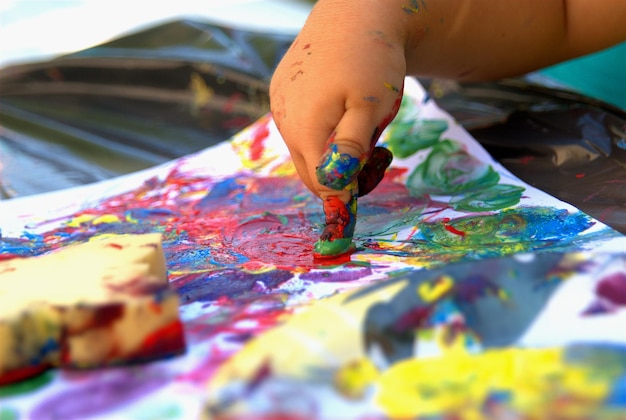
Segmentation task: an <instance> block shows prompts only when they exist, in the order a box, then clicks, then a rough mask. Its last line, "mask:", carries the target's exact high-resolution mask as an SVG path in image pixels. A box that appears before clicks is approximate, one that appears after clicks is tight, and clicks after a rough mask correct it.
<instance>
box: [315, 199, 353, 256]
mask: <svg viewBox="0 0 626 420" xmlns="http://www.w3.org/2000/svg"><path fill="white" fill-rule="evenodd" d="M356 207H357V203H356V197H354V196H353V197H352V199H351V200H350V202H348V204H345V203H344V202H343V201H341V200H340V199H339V198H338V197H328V198H327V199H326V200H324V215H325V216H326V222H325V226H324V231H323V232H322V235H321V236H320V239H319V240H318V241H317V242H316V243H315V246H314V247H313V255H314V256H315V257H316V258H324V257H335V256H339V255H342V254H345V253H347V252H351V251H352V250H354V245H353V244H352V236H353V235H354V227H355V225H356Z"/></svg>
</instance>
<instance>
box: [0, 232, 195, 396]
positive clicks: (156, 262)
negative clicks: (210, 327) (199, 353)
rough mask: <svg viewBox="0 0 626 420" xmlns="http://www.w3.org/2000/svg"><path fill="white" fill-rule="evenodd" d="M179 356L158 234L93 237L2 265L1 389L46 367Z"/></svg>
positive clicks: (180, 341) (173, 298)
mask: <svg viewBox="0 0 626 420" xmlns="http://www.w3.org/2000/svg"><path fill="white" fill-rule="evenodd" d="M184 350H185V340H184V331H183V327H182V323H181V322H180V320H179V316H178V295H177V294H176V292H175V291H174V290H172V289H170V287H169V285H168V281H167V271H166V266H165V256H164V253H163V247H162V245H161V236H160V235H159V234H143V235H113V236H110V235H108V236H102V237H100V238H98V237H96V238H93V239H92V240H90V241H89V242H86V243H83V244H79V245H71V246H68V247H65V248H62V249H60V250H58V251H55V252H52V253H49V254H45V255H41V256H37V257H31V258H14V259H10V260H6V261H0V385H3V384H7V383H11V382H16V381H19V380H22V379H25V378H28V377H30V376H33V375H35V374H38V373H39V372H41V371H42V370H45V369H47V368H49V367H64V368H96V367H103V366H110V365H119V364H127V363H135V362H141V361H146V360H153V359H157V358H162V357H167V356H171V355H175V354H179V353H182V352H184Z"/></svg>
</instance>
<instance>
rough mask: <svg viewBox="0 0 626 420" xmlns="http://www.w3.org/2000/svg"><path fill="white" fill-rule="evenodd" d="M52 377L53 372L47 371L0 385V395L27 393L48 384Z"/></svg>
mask: <svg viewBox="0 0 626 420" xmlns="http://www.w3.org/2000/svg"><path fill="white" fill-rule="evenodd" d="M53 378H54V373H53V372H51V371H47V372H44V373H42V374H41V375H37V376H35V377H33V378H29V379H26V380H23V381H20V382H17V383H14V384H9V385H5V386H2V387H0V397H12V396H15V395H21V394H27V393H29V392H33V391H36V390H37V389H39V388H41V387H43V386H46V385H48V384H49V383H50V382H51V381H52V379H53ZM3 420H4V419H3Z"/></svg>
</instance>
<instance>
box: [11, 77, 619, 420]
mask: <svg viewBox="0 0 626 420" xmlns="http://www.w3.org/2000/svg"><path fill="white" fill-rule="evenodd" d="M379 145H382V146H384V147H387V148H389V149H390V150H391V151H392V152H393V153H394V155H395V158H394V161H393V163H392V165H391V167H390V168H389V169H388V171H387V173H386V176H385V178H384V180H383V181H382V182H381V184H380V185H379V186H378V187H377V189H376V190H374V191H373V192H372V193H370V194H369V195H367V196H365V197H362V198H360V199H359V213H358V222H357V226H356V231H355V236H354V239H355V243H356V246H357V252H356V253H354V254H353V255H352V256H351V257H349V258H346V259H343V260H341V261H330V262H326V263H325V264H324V265H321V264H320V263H319V262H316V261H314V260H313V258H312V248H313V243H314V242H315V240H316V239H317V237H318V235H319V232H320V230H321V228H322V224H323V221H324V217H323V213H322V207H321V202H320V201H319V200H318V199H317V198H316V197H314V196H313V195H312V194H311V193H310V192H309V191H308V190H307V189H306V188H305V187H304V186H303V184H302V183H301V181H300V180H299V178H298V177H297V175H296V172H295V169H294V166H293V164H292V162H291V160H290V158H289V154H288V151H287V149H286V147H285V146H284V144H283V142H282V140H281V138H280V135H279V133H278V131H277V129H276V127H275V125H274V124H273V122H272V120H271V117H270V116H269V115H268V116H266V117H263V118H261V119H260V120H259V121H258V122H256V123H255V124H253V125H252V126H250V127H249V128H247V129H245V130H244V131H242V132H240V133H239V134H237V135H236V136H234V137H233V138H232V139H231V140H230V141H228V142H225V143H222V144H219V145H218V146H216V147H212V148H210V149H206V150H205V151H203V152H200V153H197V154H194V155H190V156H187V157H185V158H182V159H178V160H176V161H173V162H171V163H169V164H166V165H163V166H160V167H156V168H154V169H151V170H147V171H143V172H140V173H136V174H133V175H131V176H127V177H122V178H118V179H115V180H112V181H107V182H104V183H100V184H96V185H91V186H87V187H81V188H76V189H72V190H68V191H62V192H58V193H51V194H46V195H41V196H35V197H27V198H23V199H18V200H11V201H7V202H3V203H0V214H2V220H1V225H0V229H1V230H2V236H1V237H0V246H1V248H0V252H1V253H2V255H3V257H7V256H30V255H38V254H41V253H43V252H47V251H50V250H54V249H58V248H61V247H63V246H65V245H68V244H72V243H77V242H84V241H87V240H89V238H91V237H93V236H94V235H97V234H107V233H147V232H159V233H161V234H162V235H163V248H164V251H165V254H166V258H167V268H168V276H169V281H170V283H171V284H172V286H173V287H174V288H175V289H176V290H177V291H178V293H179V295H180V299H181V302H182V305H181V308H180V312H181V317H182V319H183V321H184V325H185V332H186V338H187V343H188V349H187V353H186V354H185V355H183V356H180V357H176V358H172V359H168V360H163V361H156V362H153V363H148V364H143V365H136V366H132V367H119V368H112V369H104V370H97V371H76V370H74V371H71V370H59V371H50V372H48V373H45V374H43V375H41V376H39V377H37V378H34V379H32V380H30V381H27V382H25V383H21V384H16V385H13V386H9V387H5V388H0V398H1V399H2V405H1V406H0V418H3V419H4V418H15V419H21V418H24V419H26V418H37V419H46V418H64V419H70V418H132V419H152V418H168V419H175V418H181V419H183V418H194V417H198V416H200V415H204V416H205V417H206V416H212V415H227V414H229V413H230V414H233V415H240V416H242V418H249V417H250V416H252V415H259V416H262V415H267V416H269V417H271V416H277V415H279V414H284V415H286V416H290V415H291V416H295V415H301V416H304V418H323V417H329V418H372V417H376V416H395V417H397V416H405V417H411V418H433V416H440V417H441V416H443V415H446V414H448V413H453V414H454V415H457V418H458V415H460V414H458V413H461V414H463V413H465V414H463V415H465V416H468V417H466V418H468V419H469V418H480V417H477V416H481V415H482V416H484V417H485V418H490V416H491V418H493V413H494V412H499V413H504V414H502V415H503V416H504V415H505V414H506V415H509V414H510V415H511V416H517V417H512V418H525V417H524V416H526V417H528V418H530V417H532V416H533V415H535V414H536V413H537V412H541V410H544V412H551V411H549V410H556V409H557V408H558V409H559V410H560V411H558V413H559V414H561V415H565V417H564V418H579V417H580V416H579V415H580V414H581V413H582V414H584V415H586V414H588V413H591V414H594V413H601V414H602V415H607V416H609V415H615V416H619V415H624V413H625V412H626V403H625V402H624V399H623V383H624V377H625V376H624V375H625V371H626V369H625V367H624V360H625V359H626V357H625V354H626V353H625V352H626V333H624V330H623V328H622V329H620V326H623V325H626V316H625V309H624V307H625V306H626V295H625V292H624V290H626V284H625V282H626V280H625V279H626V267H625V257H624V252H625V250H626V238H625V237H624V236H623V235H621V234H619V233H617V232H616V231H614V230H612V229H610V228H608V227H607V226H605V225H603V224H602V223H600V222H598V221H597V220H594V219H592V218H591V217H589V216H587V215H586V214H584V213H581V212H580V211H578V210H577V209H576V208H574V207H572V206H570V205H568V204H566V203H563V202H561V201H558V200H556V199H554V198H553V197H551V196H549V195H547V194H545V193H543V192H541V191H539V190H537V189H535V188H533V187H531V186H529V185H527V184H525V183H523V182H521V181H520V180H519V179H517V178H515V177H514V176H512V175H511V174H510V173H509V172H507V171H506V170H505V169H504V168H503V167H502V166H501V165H499V164H498V163H497V162H495V161H494V160H493V159H492V158H491V157H490V156H489V155H488V154H487V153H486V152H485V151H484V149H483V148H482V147H481V146H480V145H479V144H478V143H477V142H476V141H475V140H473V139H472V138H471V137H470V136H469V135H468V134H467V132H465V131H464V130H463V129H462V128H461V127H460V126H459V125H458V124H456V123H455V122H454V121H453V120H452V119H451V118H450V117H449V116H448V115H447V114H445V113H444V112H443V111H441V110H440V109H439V108H438V107H437V106H436V104H435V102H434V101H433V100H431V99H430V98H428V97H427V95H426V94H425V92H424V91H423V89H422V88H421V86H419V85H418V84H417V82H415V81H414V80H412V79H407V82H406V84H405V98H404V100H403V103H402V106H401V108H400V111H399V113H398V116H397V118H396V119H395V121H394V122H393V123H392V124H391V125H390V126H389V127H388V128H387V129H386V131H385V132H384V133H383V135H382V136H381V141H380V142H379ZM495 372H501V374H496V373H495ZM417 378H419V381H418V382H419V383H416V382H415V381H417ZM620 387H621V388H620ZM583 390H584V391H583ZM620 390H621V391H620ZM620 393H621V395H622V398H621V399H620V398H619V395H620ZM416 402H419V404H418V403H416ZM490 410H491V411H490ZM494 410H495V411H494ZM546 410H547V411H546ZM507 413H509V414H507ZM563 413H565V414H563ZM568 413H570V414H571V415H570V414H568ZM472 416H473V417H472ZM567 416H570V417H567ZM576 416H578V417H576ZM592 417H593V416H592ZM257 418H258V417H257ZM435 418H436V417H435ZM502 418H508V417H506V416H505V417H502ZM616 418H617V417H616Z"/></svg>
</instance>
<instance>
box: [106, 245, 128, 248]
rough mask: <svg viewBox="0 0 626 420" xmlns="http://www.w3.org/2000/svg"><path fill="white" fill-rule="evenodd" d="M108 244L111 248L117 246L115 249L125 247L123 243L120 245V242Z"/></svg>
mask: <svg viewBox="0 0 626 420" xmlns="http://www.w3.org/2000/svg"><path fill="white" fill-rule="evenodd" d="M107 246H108V247H111V248H115V249H122V248H124V247H123V246H122V245H120V244H108V245H107Z"/></svg>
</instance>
